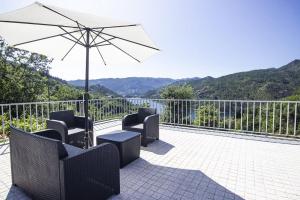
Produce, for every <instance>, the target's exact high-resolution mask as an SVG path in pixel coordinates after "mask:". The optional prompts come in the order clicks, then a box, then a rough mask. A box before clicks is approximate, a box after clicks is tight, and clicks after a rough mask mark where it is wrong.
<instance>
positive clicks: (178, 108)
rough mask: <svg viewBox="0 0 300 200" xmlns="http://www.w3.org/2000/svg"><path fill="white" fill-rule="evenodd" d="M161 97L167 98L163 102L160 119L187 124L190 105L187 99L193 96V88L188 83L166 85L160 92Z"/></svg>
mask: <svg viewBox="0 0 300 200" xmlns="http://www.w3.org/2000/svg"><path fill="white" fill-rule="evenodd" d="M160 96H161V98H163V99H169V101H167V102H166V103H165V104H166V105H165V107H166V108H165V112H164V115H163V116H162V119H163V121H164V122H166V123H177V124H189V123H190V120H191V118H190V114H191V113H190V112H191V110H190V109H189V108H190V106H191V102H190V101H186V100H187V99H193V98H194V96H195V95H194V90H193V88H192V87H191V86H190V85H174V86H169V87H166V88H165V89H163V90H162V92H161V94H160Z"/></svg>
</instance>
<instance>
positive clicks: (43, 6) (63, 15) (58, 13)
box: [39, 3, 85, 27]
mask: <svg viewBox="0 0 300 200" xmlns="http://www.w3.org/2000/svg"><path fill="white" fill-rule="evenodd" d="M39 4H40V6H42V7H43V8H46V9H48V10H50V11H52V12H54V13H56V14H58V15H60V16H62V17H64V18H66V19H68V20H71V21H72V22H75V23H78V22H77V21H76V20H74V19H72V18H70V17H68V16H66V15H64V14H62V13H60V12H58V11H56V10H54V9H52V8H49V7H48V6H45V5H44V4H41V3H39ZM79 24H80V23H79ZM80 25H81V26H83V27H85V26H84V25H82V24H80Z"/></svg>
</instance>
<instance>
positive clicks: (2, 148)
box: [0, 143, 9, 155]
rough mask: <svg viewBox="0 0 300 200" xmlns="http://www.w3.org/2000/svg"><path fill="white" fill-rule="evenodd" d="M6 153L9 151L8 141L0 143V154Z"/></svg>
mask: <svg viewBox="0 0 300 200" xmlns="http://www.w3.org/2000/svg"><path fill="white" fill-rule="evenodd" d="M8 153H9V144H8V143H4V144H0V155H4V154H8Z"/></svg>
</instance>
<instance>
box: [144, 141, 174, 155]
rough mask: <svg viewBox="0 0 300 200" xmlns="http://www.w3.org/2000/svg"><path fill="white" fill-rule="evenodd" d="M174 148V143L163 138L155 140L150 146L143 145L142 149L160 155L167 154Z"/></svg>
mask: <svg viewBox="0 0 300 200" xmlns="http://www.w3.org/2000/svg"><path fill="white" fill-rule="evenodd" d="M173 148H174V146H173V145H172V144H169V143H167V142H165V141H163V140H155V141H154V142H152V143H150V144H149V145H148V147H143V146H141V150H143V151H149V152H152V153H155V154H158V155H165V154H167V153H168V152H169V151H170V150H171V149H173Z"/></svg>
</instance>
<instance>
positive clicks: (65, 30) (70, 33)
mask: <svg viewBox="0 0 300 200" xmlns="http://www.w3.org/2000/svg"><path fill="white" fill-rule="evenodd" d="M59 28H60V29H61V30H63V31H64V32H66V33H67V34H68V35H70V36H71V37H72V38H73V39H74V40H75V41H73V42H76V41H77V40H78V38H76V37H75V36H74V35H72V34H71V33H70V32H68V31H66V30H65V29H64V28H62V27H60V26H59ZM79 31H81V30H79ZM65 38H67V37H65ZM68 39H70V38H68ZM80 44H81V45H82V46H85V45H84V44H83V43H82V42H81V41H80Z"/></svg>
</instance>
